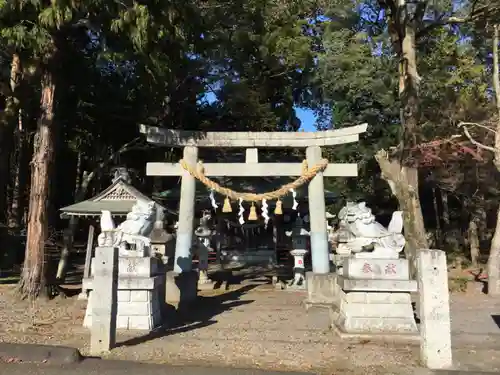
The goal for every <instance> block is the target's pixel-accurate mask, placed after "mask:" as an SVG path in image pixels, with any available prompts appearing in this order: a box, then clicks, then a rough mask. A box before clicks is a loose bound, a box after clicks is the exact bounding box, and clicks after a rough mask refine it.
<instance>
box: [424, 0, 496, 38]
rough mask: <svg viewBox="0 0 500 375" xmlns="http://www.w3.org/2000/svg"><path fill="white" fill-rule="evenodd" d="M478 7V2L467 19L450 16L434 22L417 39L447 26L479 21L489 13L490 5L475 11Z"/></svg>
mask: <svg viewBox="0 0 500 375" xmlns="http://www.w3.org/2000/svg"><path fill="white" fill-rule="evenodd" d="M475 7H476V2H475V3H474V5H473V6H472V9H471V12H470V14H469V15H468V16H467V17H455V16H450V17H447V18H440V19H439V20H437V21H435V22H432V23H431V24H430V25H428V26H427V27H424V28H423V29H422V30H420V31H419V32H418V33H417V35H416V37H417V38H420V37H422V36H424V35H425V34H427V33H429V32H430V31H432V30H434V29H435V28H437V27H441V26H445V25H458V24H465V23H469V22H474V21H476V20H478V19H479V18H480V17H481V16H483V15H486V14H487V11H488V10H489V6H488V5H483V6H481V7H479V8H478V9H475Z"/></svg>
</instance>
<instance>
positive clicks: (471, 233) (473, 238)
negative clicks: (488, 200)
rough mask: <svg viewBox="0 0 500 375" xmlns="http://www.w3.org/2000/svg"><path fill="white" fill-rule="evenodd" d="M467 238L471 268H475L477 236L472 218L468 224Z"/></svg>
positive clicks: (477, 252) (477, 254)
mask: <svg viewBox="0 0 500 375" xmlns="http://www.w3.org/2000/svg"><path fill="white" fill-rule="evenodd" d="M467 237H468V240H469V241H468V242H469V249H470V260H471V263H472V266H473V267H477V266H478V265H479V251H480V248H479V235H478V230H477V224H476V222H475V220H474V218H471V220H470V222H469V228H468V230H467Z"/></svg>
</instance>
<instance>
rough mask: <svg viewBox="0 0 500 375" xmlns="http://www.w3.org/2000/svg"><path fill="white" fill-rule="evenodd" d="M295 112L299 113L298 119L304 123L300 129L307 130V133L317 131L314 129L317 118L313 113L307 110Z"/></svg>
mask: <svg viewBox="0 0 500 375" xmlns="http://www.w3.org/2000/svg"><path fill="white" fill-rule="evenodd" d="M295 111H296V112H297V117H298V118H299V119H300V121H301V122H302V125H301V127H300V128H301V129H303V130H305V131H306V132H314V131H316V128H315V127H314V123H315V122H316V116H315V115H314V113H313V111H311V110H310V109H305V108H295Z"/></svg>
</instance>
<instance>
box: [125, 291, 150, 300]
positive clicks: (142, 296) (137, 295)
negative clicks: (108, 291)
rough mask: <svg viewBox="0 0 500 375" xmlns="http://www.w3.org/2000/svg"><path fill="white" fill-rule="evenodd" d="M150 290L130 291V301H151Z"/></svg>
mask: <svg viewBox="0 0 500 375" xmlns="http://www.w3.org/2000/svg"><path fill="white" fill-rule="evenodd" d="M151 293H152V292H150V291H149V290H132V291H130V301H131V302H148V301H149V300H150V294H151Z"/></svg>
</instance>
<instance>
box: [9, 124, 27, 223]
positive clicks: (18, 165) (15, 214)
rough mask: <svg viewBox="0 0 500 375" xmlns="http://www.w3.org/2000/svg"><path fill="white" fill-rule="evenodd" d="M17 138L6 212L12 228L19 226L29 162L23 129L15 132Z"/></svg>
mask: <svg viewBox="0 0 500 375" xmlns="http://www.w3.org/2000/svg"><path fill="white" fill-rule="evenodd" d="M16 138H17V155H16V159H15V163H13V164H14V166H13V172H14V182H13V186H12V201H11V203H10V207H9V212H8V221H7V222H8V225H9V227H10V228H12V229H19V228H20V227H21V221H22V214H23V209H24V199H23V195H24V189H25V186H26V183H27V181H26V180H27V170H28V167H27V166H28V163H29V159H28V158H29V155H27V154H28V152H27V151H28V150H27V149H26V148H27V142H26V134H25V132H24V130H22V129H21V130H20V131H19V132H18V133H17V134H16Z"/></svg>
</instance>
